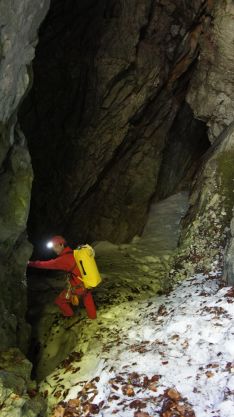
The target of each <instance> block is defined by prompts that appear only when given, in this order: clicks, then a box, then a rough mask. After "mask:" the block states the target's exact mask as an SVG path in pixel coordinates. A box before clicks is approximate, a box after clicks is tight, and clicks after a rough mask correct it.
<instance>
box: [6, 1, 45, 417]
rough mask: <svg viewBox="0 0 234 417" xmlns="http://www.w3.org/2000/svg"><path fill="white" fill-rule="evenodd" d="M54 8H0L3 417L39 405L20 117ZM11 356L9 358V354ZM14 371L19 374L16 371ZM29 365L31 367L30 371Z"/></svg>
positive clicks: (26, 159)
mask: <svg viewBox="0 0 234 417" xmlns="http://www.w3.org/2000/svg"><path fill="white" fill-rule="evenodd" d="M48 6H49V2H48V1H47V0H41V1H38V2H35V1H31V0H20V1H19V0H12V1H11V2H9V1H8V0H1V2H0V103H1V104H0V190H1V204H0V287H1V295H0V317H1V323H0V351H1V354H0V404H1V405H0V408H1V416H2V417H4V416H7V417H9V416H11V417H16V416H17V417H18V416H24V417H27V416H28V417H36V416H39V415H40V413H41V411H42V408H43V406H42V403H41V400H40V399H39V400H38V402H37V400H31V399H30V397H29V396H28V395H27V387H26V386H27V384H26V380H27V381H29V379H30V372H31V364H30V363H29V362H28V361H27V360H26V359H25V357H24V356H23V355H22V353H20V351H18V350H16V349H15V350H14V349H13V350H9V351H6V350H7V349H9V348H10V349H12V348H13V347H15V346H19V347H20V349H21V350H22V351H24V352H26V351H27V348H28V342H29V334H30V329H29V325H28V324H27V323H26V320H25V314H26V308H27V302H26V298H27V294H26V278H25V267H26V263H27V260H28V258H29V256H30V254H31V245H29V243H28V242H27V238H26V233H25V229H26V222H27V217H28V212H29V204H30V193H31V183H32V168H31V159H30V155H29V152H28V149H27V145H26V142H25V138H24V135H23V133H22V132H21V130H20V128H19V126H17V111H18V107H19V104H20V102H21V100H22V98H23V97H24V95H25V93H26V91H27V89H28V86H29V82H30V75H29V73H30V71H29V67H30V64H31V61H32V59H33V57H34V51H35V46H36V40H37V29H38V27H39V25H40V23H41V21H42V19H43V17H44V15H45V12H46V10H47V8H48ZM3 351H5V353H4V352H3ZM12 365H13V366H14V368H13V367H12ZM24 365H25V366H24Z"/></svg>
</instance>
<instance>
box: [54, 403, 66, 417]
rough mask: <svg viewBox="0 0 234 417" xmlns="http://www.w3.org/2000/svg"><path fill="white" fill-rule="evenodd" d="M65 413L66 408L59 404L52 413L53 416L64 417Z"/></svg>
mask: <svg viewBox="0 0 234 417" xmlns="http://www.w3.org/2000/svg"><path fill="white" fill-rule="evenodd" d="M64 413H65V408H64V407H62V406H61V405H58V406H57V407H56V408H55V410H54V412H53V414H52V415H51V417H63V416H64Z"/></svg>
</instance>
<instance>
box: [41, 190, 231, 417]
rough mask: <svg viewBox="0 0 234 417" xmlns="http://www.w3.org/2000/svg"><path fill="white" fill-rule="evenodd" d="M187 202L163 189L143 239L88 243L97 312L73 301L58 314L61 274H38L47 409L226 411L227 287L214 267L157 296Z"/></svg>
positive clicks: (80, 412)
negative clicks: (96, 272)
mask: <svg viewBox="0 0 234 417" xmlns="http://www.w3.org/2000/svg"><path fill="white" fill-rule="evenodd" d="M186 209H187V196H186V193H180V194H178V195H176V196H171V197H170V198H169V199H167V200H165V201H164V202H160V203H158V204H156V205H155V206H152V208H151V213H150V215H149V221H148V223H147V225H146V228H145V230H144V232H143V236H142V237H141V238H138V237H136V238H135V239H133V242H132V243H131V244H128V245H112V244H110V243H108V242H99V243H97V244H96V245H95V249H96V253H97V261H98V265H99V267H100V270H101V273H102V276H103V283H102V284H101V285H100V286H99V287H98V288H97V289H96V290H95V291H94V298H95V301H96V303H97V306H98V318H97V320H94V321H92V320H89V319H87V318H86V316H85V312H84V310H83V309H81V308H80V307H79V308H78V310H77V314H78V315H77V316H75V317H74V318H71V319H63V318H61V317H60V316H59V315H58V312H56V307H55V306H53V305H52V299H53V297H52V296H53V291H54V290H56V288H57V287H59V285H63V284H61V283H62V280H61V278H58V277H50V278H48V279H47V280H40V281H37V282H38V287H39V291H40V290H41V293H40V294H42V293H43V291H44V294H45V297H44V299H43V297H42V298H41V299H42V305H43V303H44V307H43V308H44V310H43V315H42V317H41V319H40V322H39V325H38V327H37V332H38V333H37V338H38V340H40V341H41V344H42V346H41V349H40V354H39V356H38V357H39V361H38V378H39V379H40V380H41V382H40V391H41V393H42V395H43V396H44V397H45V398H46V399H47V401H48V410H49V412H48V415H49V416H50V417H52V416H53V417H85V416H87V417H91V416H93V415H96V416H99V417H111V416H113V415H117V416H120V417H149V416H150V417H153V416H160V417H175V416H179V417H194V416H196V417H230V415H232V414H234V405H233V399H234V348H233V345H234V344H233V333H234V327H233V322H232V321H233V316H234V302H233V301H234V298H233V295H234V294H233V292H232V290H231V289H230V288H220V270H219V266H218V265H212V266H211V270H212V272H211V273H210V274H207V275H202V274H200V275H196V276H193V277H191V278H190V279H188V280H187V281H184V282H183V283H180V284H178V286H177V287H176V288H174V290H173V291H172V292H170V293H169V294H167V295H161V296H159V295H158V294H159V290H160V288H162V283H161V281H160V280H162V281H163V279H164V280H165V273H166V271H167V270H168V268H170V258H171V256H172V254H173V251H174V250H175V248H176V244H177V240H178V237H179V222H180V219H181V217H182V216H183V214H184V213H185V212H186ZM148 226H149V227H148ZM156 231H157V233H156ZM163 236H164V240H162V237H163ZM34 290H35V291H36V290H37V289H36V288H35V287H34ZM228 291H229V293H228ZM48 296H49V297H50V300H51V301H50V302H49V298H48ZM48 302H49V303H48ZM37 307H38V306H37V305H36V303H35V306H34V308H35V309H37ZM46 375H47V376H46ZM45 376H46V377H45Z"/></svg>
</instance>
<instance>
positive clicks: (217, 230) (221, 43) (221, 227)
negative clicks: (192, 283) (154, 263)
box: [184, 0, 234, 285]
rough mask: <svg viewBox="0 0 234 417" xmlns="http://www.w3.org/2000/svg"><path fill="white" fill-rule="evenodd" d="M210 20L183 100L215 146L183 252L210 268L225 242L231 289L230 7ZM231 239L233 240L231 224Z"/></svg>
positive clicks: (223, 5)
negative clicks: (193, 255)
mask: <svg viewBox="0 0 234 417" xmlns="http://www.w3.org/2000/svg"><path fill="white" fill-rule="evenodd" d="M212 16H213V20H212V26H211V28H210V31H209V33H208V32H207V33H206V34H205V35H204V37H203V39H202V40H203V43H202V48H201V53H200V57H199V61H198V65H197V67H196V70H195V72H194V74H193V77H192V79H191V83H190V87H189V90H188V93H187V96H186V100H187V101H188V102H189V104H190V106H191V108H192V110H193V112H194V114H195V115H196V117H198V118H199V119H201V120H203V121H205V122H206V124H207V126H208V128H209V129H208V135H209V138H210V141H211V142H214V144H213V147H212V148H211V150H210V151H209V152H208V153H207V156H206V158H204V161H203V165H202V168H201V175H199V176H198V178H197V180H196V183H195V185H194V189H193V193H192V197H191V206H192V207H191V210H190V214H189V215H188V217H187V224H190V225H189V228H188V229H187V234H186V236H187V237H186V238H185V241H184V248H185V247H186V246H187V249H186V250H185V252H187V255H188V246H189V245H190V244H192V245H193V246H194V249H195V252H196V253H195V256H197V252H198V253H199V255H198V256H199V257H200V259H198V264H200V266H201V265H202V262H203V261H204V254H205V259H206V263H207V267H209V265H210V261H211V260H213V261H214V260H215V257H216V258H217V257H218V258H219V256H220V255H222V248H223V247H224V245H225V241H226V240H228V243H227V248H226V252H225V256H224V265H225V270H224V280H225V282H227V283H229V284H231V285H233V280H234V275H233V271H234V254H233V237H231V238H230V236H229V227H230V222H231V219H232V216H233V214H232V208H233V206H234V192H233V184H234V168H233V160H234V154H233V149H234V136H233V129H234V125H233V120H234V118H233V106H234V87H233V84H234V77H233V74H234V56H233V40H234V33H233V18H234V4H233V2H232V1H230V0H227V1H217V2H214V8H213V11H212ZM227 126H229V127H228V128H226V127H227ZM225 231H226V232H225ZM231 234H232V236H233V220H232V222H231ZM187 239H188V240H187ZM202 252H203V254H202ZM218 253H219V255H218ZM216 262H218V259H216ZM222 262H223V260H222Z"/></svg>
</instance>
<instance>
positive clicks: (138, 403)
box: [129, 400, 146, 408]
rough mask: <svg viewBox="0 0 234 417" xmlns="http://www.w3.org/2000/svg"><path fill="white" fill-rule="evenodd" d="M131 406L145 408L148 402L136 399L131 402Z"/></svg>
mask: <svg viewBox="0 0 234 417" xmlns="http://www.w3.org/2000/svg"><path fill="white" fill-rule="evenodd" d="M129 406H130V408H145V407H146V403H144V402H143V401H141V400H134V401H132V402H131V403H130V404H129Z"/></svg>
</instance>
